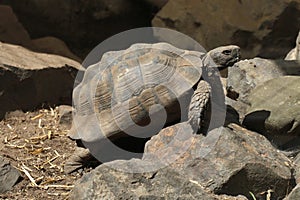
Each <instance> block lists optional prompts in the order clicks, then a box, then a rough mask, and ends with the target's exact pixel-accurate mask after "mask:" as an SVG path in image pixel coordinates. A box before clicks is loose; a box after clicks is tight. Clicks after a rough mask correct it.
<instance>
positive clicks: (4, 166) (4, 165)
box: [0, 156, 21, 194]
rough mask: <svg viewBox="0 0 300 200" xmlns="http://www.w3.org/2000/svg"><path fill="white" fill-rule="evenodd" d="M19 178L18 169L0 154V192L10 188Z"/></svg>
mask: <svg viewBox="0 0 300 200" xmlns="http://www.w3.org/2000/svg"><path fill="white" fill-rule="evenodd" d="M20 178H21V175H20V173H19V172H18V170H17V169H15V168H13V167H12V166H11V165H10V164H9V162H8V161H6V160H5V159H4V158H3V157H1V156H0V194H1V193H4V192H6V191H8V190H10V189H11V188H12V187H13V186H14V185H15V184H16V183H17V182H18V180H19V179H20Z"/></svg>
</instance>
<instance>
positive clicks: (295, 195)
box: [283, 185, 300, 200]
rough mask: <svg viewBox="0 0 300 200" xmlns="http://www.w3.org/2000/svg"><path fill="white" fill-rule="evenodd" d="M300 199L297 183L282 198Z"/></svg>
mask: <svg viewBox="0 0 300 200" xmlns="http://www.w3.org/2000/svg"><path fill="white" fill-rule="evenodd" d="M296 199H300V185H297V186H296V187H295V188H294V189H293V190H292V191H291V192H290V194H289V195H288V196H287V197H286V198H284V199H283V200H296Z"/></svg>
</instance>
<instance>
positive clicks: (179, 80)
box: [71, 43, 204, 142]
mask: <svg viewBox="0 0 300 200" xmlns="http://www.w3.org/2000/svg"><path fill="white" fill-rule="evenodd" d="M203 56H204V53H201V52H196V51H187V50H182V49H178V48H176V47H174V46H172V45H170V44H167V43H156V44H144V43H139V44H134V45H132V46H131V47H129V48H128V49H126V50H121V51H111V52H107V53H105V54H104V55H103V57H102V59H101V61H100V62H99V63H96V64H94V65H92V66H90V67H88V68H87V70H86V71H85V74H84V77H83V80H82V82H81V83H80V84H79V85H78V86H77V87H76V88H75V89H74V91H73V101H74V107H75V113H74V118H73V128H72V133H73V134H71V137H72V138H74V139H82V140H83V141H87V142H91V141H96V140H99V139H101V138H103V137H109V138H111V137H114V136H115V135H118V134H120V133H123V132H126V133H129V132H131V133H130V134H137V133H138V132H139V131H137V129H136V128H137V127H138V128H141V129H142V128H143V126H145V125H147V123H150V124H151V123H154V121H156V122H161V121H163V120H165V121H163V123H165V122H166V123H169V122H173V121H176V120H177V121H178V120H180V117H181V114H180V111H182V110H183V109H187V107H188V103H189V101H188V102H187V105H182V104H181V101H180V100H179V99H180V98H183V97H185V96H186V95H187V94H188V91H189V90H190V89H192V87H193V86H194V85H195V84H196V83H197V82H198V81H199V79H200V77H201V73H202V71H201V67H202V66H203V63H202V60H201V59H202V58H203ZM156 104H160V105H161V106H162V107H164V109H165V111H166V113H167V119H160V115H157V116H155V115H154V116H155V117H153V118H152V117H151V120H152V121H151V120H149V119H150V118H149V113H151V114H152V113H158V112H159V108H162V107H155V106H154V107H152V106H153V105H156ZM153 119H156V120H153ZM132 127H133V128H132ZM158 131H159V130H158ZM132 132H134V133H132Z"/></svg>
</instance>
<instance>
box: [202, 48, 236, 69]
mask: <svg viewBox="0 0 300 200" xmlns="http://www.w3.org/2000/svg"><path fill="white" fill-rule="evenodd" d="M240 55H241V54H240V47H238V46H235V45H228V46H221V47H217V48H215V49H212V50H210V51H209V52H208V53H207V56H206V58H205V62H206V59H207V58H208V60H211V59H212V61H213V62H214V63H210V62H209V61H208V62H209V63H205V64H210V66H211V65H213V66H214V65H217V66H216V67H218V68H223V67H229V66H232V65H233V64H234V63H236V62H237V61H239V59H240Z"/></svg>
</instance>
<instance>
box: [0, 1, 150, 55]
mask: <svg viewBox="0 0 300 200" xmlns="http://www.w3.org/2000/svg"><path fill="white" fill-rule="evenodd" d="M1 4H6V5H10V6H11V7H12V8H13V10H14V12H15V13H16V15H17V16H18V18H19V20H20V21H21V23H22V24H23V26H24V27H25V28H26V29H27V30H28V31H29V35H30V36H31V37H32V38H40V37H44V36H49V35H51V36H54V37H57V38H60V39H62V40H63V41H64V42H66V44H67V45H68V46H69V47H70V49H72V51H73V52H74V53H75V54H76V55H78V56H80V57H81V58H84V57H85V56H86V55H87V54H88V53H89V52H90V51H91V50H92V49H93V48H94V47H95V46H96V45H98V44H99V43H100V42H102V41H103V40H105V39H107V38H108V37H110V36H112V35H114V34H117V33H120V32H121V31H125V30H128V29H133V28H137V27H147V26H150V20H151V18H152V17H153V13H152V12H151V11H152V6H151V5H149V4H147V3H146V2H145V1H128V0H97V1H61V0H43V1H36V0H26V1H19V0H2V1H1ZM53 8H55V9H53ZM116 24H117V25H116Z"/></svg>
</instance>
